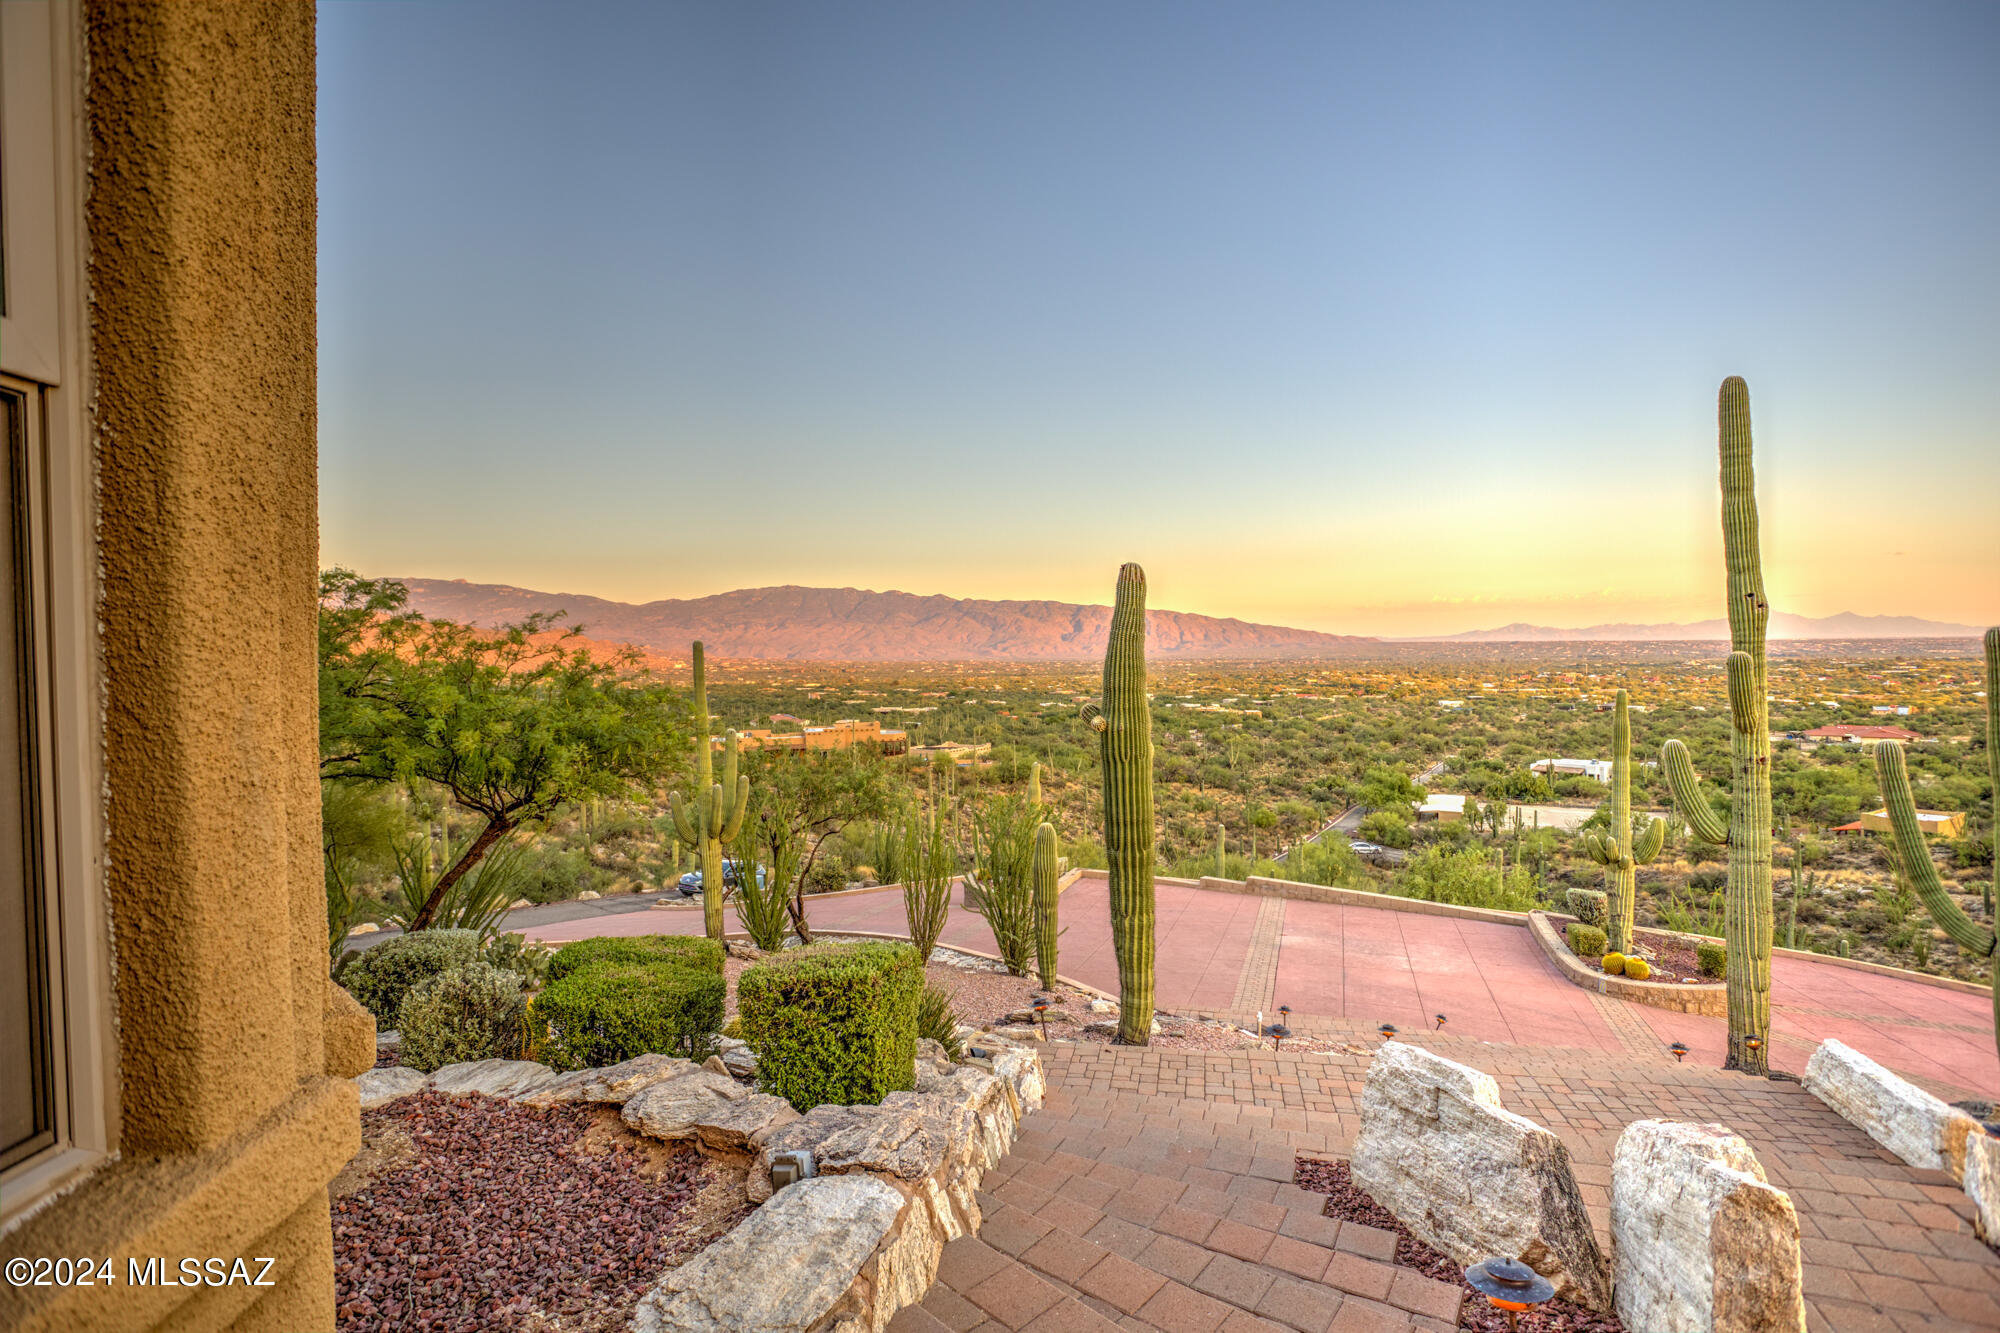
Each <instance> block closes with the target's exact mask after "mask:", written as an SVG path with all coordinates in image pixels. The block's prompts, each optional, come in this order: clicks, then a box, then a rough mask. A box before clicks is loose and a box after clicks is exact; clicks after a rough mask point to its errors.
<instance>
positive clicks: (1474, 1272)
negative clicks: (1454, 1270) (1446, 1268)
mask: <svg viewBox="0 0 2000 1333" xmlns="http://www.w3.org/2000/svg"><path fill="white" fill-rule="evenodd" d="M1465 1281H1466V1285H1468V1286H1470V1287H1471V1288H1472V1289H1473V1290H1474V1291H1476V1292H1478V1293H1479V1294H1480V1295H1481V1296H1484V1297H1485V1298H1486V1299H1487V1300H1489V1301H1492V1302H1493V1304H1494V1306H1495V1308H1497V1309H1501V1310H1505V1311H1506V1312H1507V1327H1508V1328H1513V1329H1518V1328H1520V1327H1521V1323H1520V1318H1521V1312H1522V1311H1524V1310H1532V1309H1534V1308H1535V1307H1536V1306H1537V1305H1540V1304H1541V1303H1542V1302H1543V1301H1546V1300H1547V1299H1549V1297H1551V1296H1553V1295H1555V1294H1556V1288H1555V1284H1554V1283H1553V1282H1550V1281H1549V1280H1548V1279H1547V1278H1545V1277H1543V1276H1542V1275H1541V1274H1540V1273H1537V1272H1536V1271H1535V1270H1534V1269H1532V1268H1530V1267H1528V1266H1527V1265H1526V1264H1524V1263H1522V1262H1521V1261H1520V1260H1519V1259H1481V1260H1480V1261H1479V1262H1478V1263H1476V1264H1474V1265H1472V1267H1470V1268H1468V1269H1466V1270H1465Z"/></svg>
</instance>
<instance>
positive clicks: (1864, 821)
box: [1834, 809, 1965, 838]
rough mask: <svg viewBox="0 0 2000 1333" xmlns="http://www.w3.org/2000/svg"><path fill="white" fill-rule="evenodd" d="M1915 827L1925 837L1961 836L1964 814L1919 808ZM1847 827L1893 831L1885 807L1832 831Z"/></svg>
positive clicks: (1844, 830)
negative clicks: (1920, 830) (1921, 831)
mask: <svg viewBox="0 0 2000 1333" xmlns="http://www.w3.org/2000/svg"><path fill="white" fill-rule="evenodd" d="M1917 827H1918V828H1920V829H1922V830H1923V831H1924V836H1925V837H1927V838H1958V837H1963V836H1964V835H1965V816H1964V815H1963V814H1951V813H1947V812H1946V811H1943V810H1919V811H1917ZM1849 828H1858V829H1861V830H1863V831H1865V832H1868V833H1889V832H1892V831H1893V827H1892V826H1891V824H1890V823H1889V812H1888V811H1887V810H1886V809H1885V810H1873V811H1870V812H1869V813H1867V814H1865V815H1863V816H1861V818H1859V819H1857V820H1855V821H1854V823H1853V824H1850V825H1846V826H1845V827H1843V828H1839V829H1835V830H1834V832H1836V833H1844V832H1846V831H1847V829H1849Z"/></svg>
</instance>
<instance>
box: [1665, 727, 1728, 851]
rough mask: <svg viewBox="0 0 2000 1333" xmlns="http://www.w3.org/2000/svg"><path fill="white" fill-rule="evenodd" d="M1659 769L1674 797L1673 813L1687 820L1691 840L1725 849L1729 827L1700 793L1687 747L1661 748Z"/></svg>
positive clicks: (1675, 743)
mask: <svg viewBox="0 0 2000 1333" xmlns="http://www.w3.org/2000/svg"><path fill="white" fill-rule="evenodd" d="M1660 768H1661V770H1662V771H1663V772H1665V773H1666V775H1667V786H1668V788H1669V789H1671V790H1672V792H1673V794H1674V809H1676V810H1678V811H1680V813H1681V817H1682V818H1684V819H1686V820H1687V822H1688V827H1689V828H1691V829H1693V830H1694V836H1695V837H1697V838H1700V839H1701V840H1702V841H1703V842H1709V843H1714V844H1715V845H1716V846H1718V847H1726V846H1728V845H1729V825H1728V823H1727V822H1725V821H1724V820H1723V819H1722V818H1721V817H1720V816H1719V815H1717V814H1716V813H1715V811H1714V810H1712V809H1710V808H1709V804H1708V794H1707V793H1706V792H1704V791H1703V790H1702V789H1701V779H1700V778H1699V777H1697V776H1696V775H1695V771H1694V761H1693V760H1692V759H1690V758H1688V750H1687V746H1685V745H1683V744H1681V743H1680V742H1679V741H1668V742H1667V743H1666V744H1665V745H1663V746H1661V747H1660Z"/></svg>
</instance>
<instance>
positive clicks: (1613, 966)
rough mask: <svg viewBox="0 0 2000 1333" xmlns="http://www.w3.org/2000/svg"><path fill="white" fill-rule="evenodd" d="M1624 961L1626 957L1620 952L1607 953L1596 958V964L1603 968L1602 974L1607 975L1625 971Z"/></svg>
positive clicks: (1616, 974) (1611, 975)
mask: <svg viewBox="0 0 2000 1333" xmlns="http://www.w3.org/2000/svg"><path fill="white" fill-rule="evenodd" d="M1625 963H1626V958H1625V955H1624V954H1622V953H1608V954H1605V955H1604V957H1602V958H1600V959H1598V965H1599V966H1601V967H1602V968H1603V969H1604V975H1605V976H1607V977H1615V976H1619V975H1621V974H1622V973H1623V972H1624V971H1625Z"/></svg>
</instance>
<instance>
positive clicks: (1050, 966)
mask: <svg viewBox="0 0 2000 1333" xmlns="http://www.w3.org/2000/svg"><path fill="white" fill-rule="evenodd" d="M1061 870H1062V863H1061V859H1060V857H1059V855H1058V848H1057V846H1056V830H1055V826H1054V825H1052V824H1041V825H1038V826H1037V827H1036V829H1035V860H1034V866H1033V869H1032V871H1031V872H1030V873H1031V874H1032V875H1033V877H1034V881H1035V971H1036V972H1037V973H1038V974H1039V975H1040V977H1041V981H1042V989H1043V990H1054V989H1055V985H1056V937H1057V936H1058V935H1060V934H1062V931H1061V930H1060V929H1059V928H1058V925H1057V911H1058V908H1057V901H1058V899H1060V898H1061V896H1062V894H1061V890H1060V888H1059V887H1058V885H1057V879H1058V877H1059V875H1060V872H1061Z"/></svg>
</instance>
